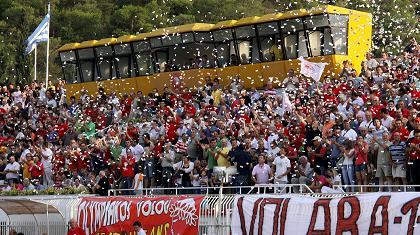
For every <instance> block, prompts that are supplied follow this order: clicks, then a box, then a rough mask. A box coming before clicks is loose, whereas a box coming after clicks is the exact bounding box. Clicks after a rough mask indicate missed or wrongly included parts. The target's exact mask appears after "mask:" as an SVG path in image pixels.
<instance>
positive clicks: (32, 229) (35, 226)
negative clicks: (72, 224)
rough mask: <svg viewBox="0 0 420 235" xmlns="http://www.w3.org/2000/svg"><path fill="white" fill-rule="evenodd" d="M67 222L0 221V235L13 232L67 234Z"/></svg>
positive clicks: (38, 234)
mask: <svg viewBox="0 0 420 235" xmlns="http://www.w3.org/2000/svg"><path fill="white" fill-rule="evenodd" d="M66 226H67V223H66V222H58V221H49V222H48V223H47V222H46V221H10V222H6V221H0V234H4V235H7V234H10V232H11V231H12V230H15V231H16V232H18V233H23V234H25V235H44V234H45V235H47V234H49V235H62V234H66V232H67V231H66V229H67V228H66Z"/></svg>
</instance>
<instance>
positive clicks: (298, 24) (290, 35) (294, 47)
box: [281, 18, 308, 59]
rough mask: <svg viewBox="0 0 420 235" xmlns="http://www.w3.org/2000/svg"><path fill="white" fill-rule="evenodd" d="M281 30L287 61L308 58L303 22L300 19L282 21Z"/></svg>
mask: <svg viewBox="0 0 420 235" xmlns="http://www.w3.org/2000/svg"><path fill="white" fill-rule="evenodd" d="M281 30H282V32H283V35H284V40H283V41H284V47H285V49H286V59H296V58H297V57H300V56H303V57H308V48H307V44H306V37H305V32H304V31H303V21H302V19H300V18H296V19H290V20H284V21H281Z"/></svg>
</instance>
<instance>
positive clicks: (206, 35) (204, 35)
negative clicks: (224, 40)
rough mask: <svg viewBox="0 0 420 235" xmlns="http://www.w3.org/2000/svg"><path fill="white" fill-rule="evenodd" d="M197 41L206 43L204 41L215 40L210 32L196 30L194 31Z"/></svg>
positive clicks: (210, 41)
mask: <svg viewBox="0 0 420 235" xmlns="http://www.w3.org/2000/svg"><path fill="white" fill-rule="evenodd" d="M194 37H195V42H198V43H204V42H209V43H212V42H213V36H212V34H211V33H210V32H195V33H194Z"/></svg>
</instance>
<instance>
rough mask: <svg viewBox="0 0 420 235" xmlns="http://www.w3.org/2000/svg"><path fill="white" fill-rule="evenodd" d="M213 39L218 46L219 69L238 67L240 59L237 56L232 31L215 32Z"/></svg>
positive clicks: (216, 52) (216, 51) (216, 50)
mask: <svg viewBox="0 0 420 235" xmlns="http://www.w3.org/2000/svg"><path fill="white" fill-rule="evenodd" d="M213 39H214V42H215V44H216V48H215V54H216V58H217V65H218V66H219V67H222V68H223V67H225V66H236V65H238V64H239V58H238V56H237V55H236V51H235V44H234V42H233V35H232V30H231V29H221V30H217V31H213Z"/></svg>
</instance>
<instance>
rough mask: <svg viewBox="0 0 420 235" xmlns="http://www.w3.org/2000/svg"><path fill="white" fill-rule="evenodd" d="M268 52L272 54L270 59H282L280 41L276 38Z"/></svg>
mask: <svg viewBox="0 0 420 235" xmlns="http://www.w3.org/2000/svg"><path fill="white" fill-rule="evenodd" d="M270 54H271V56H272V60H273V61H274V60H282V59H283V50H282V49H281V41H280V40H276V43H274V44H273V45H272V46H271V48H270Z"/></svg>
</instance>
